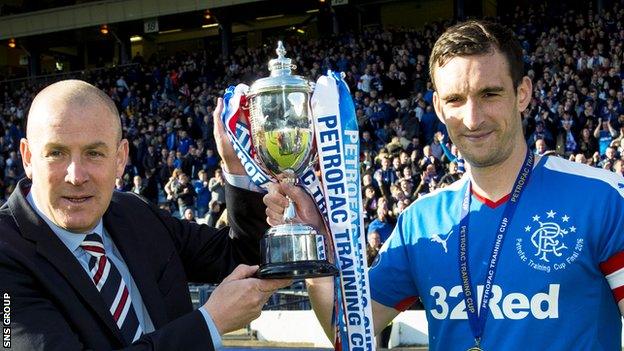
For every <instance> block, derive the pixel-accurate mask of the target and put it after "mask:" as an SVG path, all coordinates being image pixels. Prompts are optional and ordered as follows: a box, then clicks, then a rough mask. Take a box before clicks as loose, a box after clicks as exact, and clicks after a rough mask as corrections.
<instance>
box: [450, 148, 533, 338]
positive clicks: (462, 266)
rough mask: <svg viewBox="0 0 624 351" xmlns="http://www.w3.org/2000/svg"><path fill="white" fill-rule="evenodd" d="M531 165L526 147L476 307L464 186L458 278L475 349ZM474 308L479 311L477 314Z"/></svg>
mask: <svg viewBox="0 0 624 351" xmlns="http://www.w3.org/2000/svg"><path fill="white" fill-rule="evenodd" d="M533 163H534V157H533V154H532V153H531V151H530V150H529V149H528V148H527V153H526V156H525V158H524V162H523V164H522V168H521V169H520V173H519V174H518V176H517V177H516V180H515V182H514V185H513V188H512V191H511V196H510V198H509V200H508V201H507V204H506V205H505V209H504V210H503V216H502V218H501V220H500V224H499V225H498V231H497V234H496V240H495V241H494V246H493V247H492V254H491V256H490V264H489V265H488V271H487V274H486V277H485V283H484V284H483V296H482V298H481V304H480V306H479V307H477V302H476V300H478V298H477V297H476V296H475V292H476V291H475V290H473V289H472V281H471V279H470V271H469V268H468V219H469V215H470V199H471V193H472V186H471V183H470V182H468V186H467V187H466V193H465V194H464V199H463V201H462V208H461V216H460V221H459V276H460V278H461V281H462V290H463V292H464V301H465V302H466V312H467V313H468V321H469V323H470V330H471V331H472V335H474V338H475V343H476V346H477V348H478V347H479V343H480V341H481V337H482V336H483V331H484V329H485V322H486V320H487V315H488V312H489V307H490V306H489V301H490V293H491V291H492V285H493V282H494V275H495V274H496V268H497V266H498V257H499V254H500V250H501V248H502V247H503V242H504V239H505V234H506V232H507V228H508V227H509V226H510V225H511V220H512V218H513V215H514V213H515V212H516V209H517V208H518V201H519V200H520V195H522V192H523V191H524V189H525V186H526V184H528V182H529V178H530V176H531V170H532V169H533ZM477 308H478V309H479V313H478V314H477Z"/></svg>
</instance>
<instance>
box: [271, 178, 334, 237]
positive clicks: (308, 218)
mask: <svg viewBox="0 0 624 351" xmlns="http://www.w3.org/2000/svg"><path fill="white" fill-rule="evenodd" d="M287 196H288V197H289V198H290V199H291V200H292V201H293V202H294V203H295V209H296V213H297V217H296V218H295V221H296V222H299V223H307V224H310V225H312V226H314V227H315V228H316V229H318V230H319V231H321V232H325V225H324V223H323V219H322V218H321V214H320V213H319V212H318V209H317V208H316V205H315V204H314V201H313V200H312V198H311V197H310V196H309V195H308V193H306V192H305V191H304V190H303V189H302V188H301V187H298V186H294V185H289V184H284V183H272V184H270V185H269V192H268V193H267V194H266V195H264V197H263V198H262V201H263V202H264V204H265V205H266V207H267V208H266V214H267V223H269V225H271V226H276V225H279V224H284V218H283V217H284V211H285V209H286V207H287V206H288V198H287Z"/></svg>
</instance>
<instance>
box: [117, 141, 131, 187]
mask: <svg viewBox="0 0 624 351" xmlns="http://www.w3.org/2000/svg"><path fill="white" fill-rule="evenodd" d="M128 152H129V147H128V139H121V141H120V142H119V146H118V147H117V154H116V155H115V158H116V162H117V165H116V166H117V170H116V175H117V178H121V177H123V174H124V171H125V169H126V162H128Z"/></svg>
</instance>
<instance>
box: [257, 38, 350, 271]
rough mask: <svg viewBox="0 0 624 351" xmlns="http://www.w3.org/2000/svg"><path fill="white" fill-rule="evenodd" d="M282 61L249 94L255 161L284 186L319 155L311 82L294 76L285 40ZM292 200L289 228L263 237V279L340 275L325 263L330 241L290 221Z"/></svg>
mask: <svg viewBox="0 0 624 351" xmlns="http://www.w3.org/2000/svg"><path fill="white" fill-rule="evenodd" d="M276 52H277V55H278V57H277V58H276V59H273V60H271V61H270V62H269V70H270V71H271V75H270V77H266V78H261V79H258V80H257V81H255V82H254V83H253V84H252V85H251V87H250V89H249V93H248V95H247V98H248V100H249V122H250V127H251V135H252V140H253V143H252V144H253V148H254V151H255V161H256V163H257V164H258V165H259V166H260V167H261V168H262V169H263V170H264V171H266V172H267V173H270V174H272V175H273V176H275V178H277V179H278V180H279V181H280V182H284V183H290V184H296V182H297V178H298V175H301V174H303V172H305V171H306V169H307V168H308V166H309V165H310V162H311V160H312V159H313V156H314V154H315V152H314V148H313V144H314V143H313V140H314V130H313V122H312V112H311V109H310V95H311V93H312V88H311V84H310V83H309V82H308V81H307V80H305V79H304V78H302V77H300V76H295V75H292V74H291V71H292V70H293V69H294V68H295V66H294V65H292V64H291V59H289V58H286V57H285V56H284V55H285V54H286V50H284V46H283V45H282V42H281V41H280V42H278V48H277V50H276ZM295 217H296V216H295V209H294V205H293V204H292V202H291V203H290V205H289V206H288V208H287V209H286V213H285V216H284V220H285V222H286V224H282V225H278V226H275V227H272V228H270V229H269V230H267V232H266V233H265V235H264V237H263V238H262V240H261V242H260V245H261V254H262V264H261V265H260V270H259V271H258V274H257V275H258V276H259V277H260V278H308V277H319V276H326V275H334V274H336V273H338V270H337V269H336V267H335V266H334V265H333V264H331V263H330V262H329V261H328V260H327V255H326V252H327V243H326V242H325V239H324V237H323V235H322V234H321V233H319V232H318V231H317V230H316V229H314V228H313V227H311V226H309V225H306V224H299V223H292V220H293V219H294V218H295Z"/></svg>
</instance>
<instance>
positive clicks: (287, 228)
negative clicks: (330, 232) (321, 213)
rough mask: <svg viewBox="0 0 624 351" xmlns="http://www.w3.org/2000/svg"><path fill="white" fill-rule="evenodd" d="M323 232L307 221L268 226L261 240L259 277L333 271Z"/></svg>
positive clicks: (291, 275)
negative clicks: (307, 223)
mask: <svg viewBox="0 0 624 351" xmlns="http://www.w3.org/2000/svg"><path fill="white" fill-rule="evenodd" d="M325 247H326V244H325V239H324V238H323V235H321V234H320V233H319V232H318V231H317V230H316V229H314V228H313V227H311V226H309V225H306V224H299V223H286V224H281V225H278V226H275V227H272V228H271V229H269V230H268V231H267V232H266V234H265V236H264V237H263V238H262V240H261V241H260V250H261V253H262V258H263V263H262V265H261V266H260V269H259V271H258V274H257V275H258V277H260V278H309V277H321V276H326V275H334V274H336V267H335V266H334V265H333V264H331V263H329V262H328V261H327V254H326V249H325Z"/></svg>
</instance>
